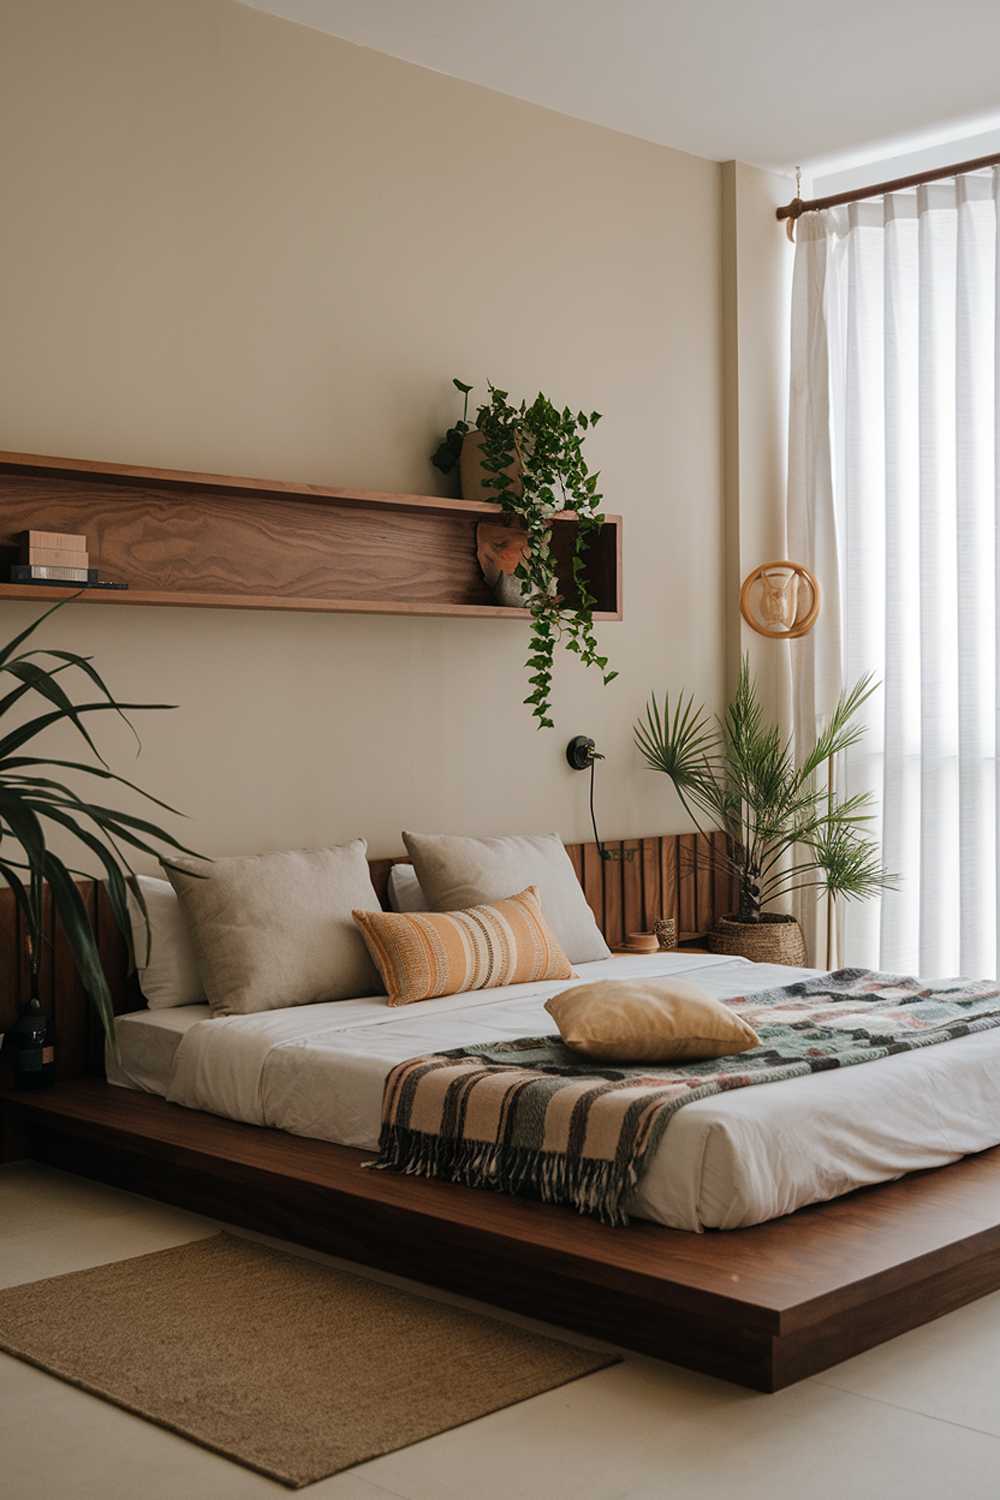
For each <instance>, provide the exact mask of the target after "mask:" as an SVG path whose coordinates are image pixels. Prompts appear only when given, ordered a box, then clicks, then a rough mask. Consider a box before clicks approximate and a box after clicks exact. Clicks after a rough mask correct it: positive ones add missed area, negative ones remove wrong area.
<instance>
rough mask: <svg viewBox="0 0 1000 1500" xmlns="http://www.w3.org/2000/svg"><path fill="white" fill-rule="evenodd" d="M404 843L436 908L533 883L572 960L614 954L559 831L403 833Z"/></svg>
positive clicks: (476, 902)
mask: <svg viewBox="0 0 1000 1500" xmlns="http://www.w3.org/2000/svg"><path fill="white" fill-rule="evenodd" d="M403 842H404V843H405V844H406V849H407V853H408V854H409V856H410V858H411V859H412V860H413V865H414V868H415V869H416V872H417V879H418V880H419V881H420V884H421V887H422V888H423V892H424V895H425V896H426V897H427V902H428V905H429V906H430V907H431V909H432V910H433V911H463V910H465V909H466V908H467V907H470V906H481V905H483V903H484V902H489V901H501V900H503V899H504V898H505V897H507V896H513V894H514V892H515V891H523V890H524V888H525V886H529V885H533V886H536V887H537V888H538V897H539V900H540V901H541V903H542V913H543V915H544V917H545V920H546V921H547V922H548V924H549V926H550V927H551V928H552V931H553V932H554V933H555V935H556V938H557V940H558V942H559V946H560V947H561V948H562V950H563V952H564V953H565V954H566V957H567V958H568V959H569V961H570V963H571V964H586V963H591V962H592V961H594V960H596V959H601V958H610V957H611V950H610V949H609V948H608V945H607V943H606V942H605V941H604V939H603V937H602V936H601V932H600V928H599V927H598V925H597V923H596V922H595V921H594V914H593V912H592V911H591V909H590V907H589V906H588V905H587V898H586V897H585V896H584V894H583V890H582V887H581V885H580V882H579V880H577V878H576V871H575V870H574V869H573V866H572V865H571V864H570V859H569V855H568V854H567V853H566V850H565V848H564V847H563V841H562V839H561V838H560V837H559V835H558V834H557V833H534V834H506V835H503V836H501V837H499V838H466V837H463V836H460V835H451V834H444V833H404V834H403Z"/></svg>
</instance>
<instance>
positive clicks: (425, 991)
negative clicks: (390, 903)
mask: <svg viewBox="0 0 1000 1500" xmlns="http://www.w3.org/2000/svg"><path fill="white" fill-rule="evenodd" d="M354 920H355V922H357V924H358V926H359V927H360V928H361V931H362V933H363V934H364V939H365V942H366V943H367V944H368V951H369V952H370V953H371V956H372V958H373V959H374V960H375V963H376V964H377V966H378V969H379V972H380V973H381V975H382V979H383V982H384V984H385V989H386V994H387V995H388V997H389V1004H390V1005H411V1004H412V1003H413V1002H414V1001H415V1000H432V999H434V997H435V996H437V995H461V994H464V993H465V991H466V990H487V989H495V988H497V987H498V986H499V985H502V984H525V983H527V982H528V981H530V980H536V979H572V977H573V970H572V968H571V967H570V963H569V960H568V959H567V957H566V955H565V953H564V952H563V951H562V949H561V948H560V946H559V944H558V942H557V941H556V938H555V935H554V934H553V932H552V930H551V928H550V927H549V925H548V923H547V922H546V920H545V918H544V917H543V916H542V908H541V905H540V903H539V900H538V892H537V891H536V889H535V887H534V886H529V887H528V888H527V890H524V891H521V892H520V893H519V894H518V895H516V896H510V897H508V898H507V900H505V901H494V902H492V903H490V904H489V905H484V906H473V907H471V908H470V909H469V910H468V911H450V912H432V911H422V912H394V911H381V912H374V911H356V912H355V913H354Z"/></svg>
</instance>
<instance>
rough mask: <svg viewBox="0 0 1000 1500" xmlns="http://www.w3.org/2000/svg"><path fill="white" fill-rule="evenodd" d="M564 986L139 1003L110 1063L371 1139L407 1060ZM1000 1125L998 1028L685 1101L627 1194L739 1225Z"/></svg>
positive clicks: (130, 1081) (526, 1015)
mask: <svg viewBox="0 0 1000 1500" xmlns="http://www.w3.org/2000/svg"><path fill="white" fill-rule="evenodd" d="M578 972H579V974H580V980H581V982H583V981H586V980H590V979H595V978H600V977H615V978H623V977H627V976H629V975H632V974H642V975H654V974H680V973H687V974H689V975H690V976H691V977H693V978H696V979H697V981H698V983H699V984H701V985H703V986H704V987H705V989H707V990H708V991H709V992H710V993H711V994H713V995H716V996H718V997H720V998H723V997H726V996H734V995H743V994H749V993H751V992H752V991H754V990H759V989H766V988H769V987H771V986H773V985H778V984H787V983H789V982H791V981H792V980H794V979H795V978H798V977H801V976H803V975H805V974H806V973H809V972H812V971H809V970H795V969H789V968H785V967H774V966H770V965H762V964H751V963H748V962H747V961H746V960H742V959H728V958H719V957H709V956H701V955H695V954H676V955H675V954H655V955H650V956H648V957H647V956H641V957H639V956H637V957H619V958H613V959H608V960H603V961H602V962H600V963H593V964H581V965H579V966H578ZM566 987H567V985H566V981H565V980H562V981H554V982H549V983H546V984H534V985H511V986H509V987H507V988H505V989H499V990H484V991H478V992H476V993H473V994H465V995H455V996H451V997H449V998H447V999H443V1000H429V1001H424V1002H422V1003H421V1004H419V1005H413V1006H407V1007H404V1008H397V1009H391V1008H389V1007H388V1006H387V1005H386V1004H385V1002H384V1000H380V999H364V1000H348V1001H338V1002H335V1003H331V1004H326V1005H307V1006H299V1007H296V1008H294V1009H291V1010H281V1011H268V1012H264V1013H263V1014H259V1015H252V1016H227V1017H222V1018H219V1019H215V1020H211V1019H208V1018H207V1010H206V1008H205V1007H204V1006H186V1007H184V1008H183V1009H178V1010H164V1011H151V1012H137V1013H136V1014H135V1015H131V1016H125V1017H122V1018H120V1019H119V1022H118V1033H119V1037H120V1039H121V1048H122V1062H121V1065H120V1066H119V1067H117V1068H116V1067H111V1068H110V1069H109V1076H110V1077H111V1080H112V1082H116V1083H121V1084H125V1085H127V1086H130V1087H138V1088H144V1089H147V1090H149V1091H151V1092H156V1093H161V1094H163V1095H165V1097H167V1098H168V1099H170V1100H172V1101H174V1102H175V1103H178V1104H184V1105H187V1106H189V1107H191V1108H195V1109H205V1110H210V1111H212V1112H213V1113H215V1114H220V1115H225V1116H227V1117H229V1118H231V1119H236V1120H246V1121H249V1122H251V1123H253V1124H257V1125H271V1126H275V1127H277V1128H280V1129H282V1130H287V1131H290V1132H292V1133H293V1134H296V1135H304V1136H314V1137H317V1138H319V1139H321V1140H328V1141H335V1142H338V1143H340V1144H342V1145H347V1146H357V1147H361V1148H363V1149H366V1150H374V1149H375V1147H376V1145H377V1142H378V1135H379V1124H380V1116H381V1103H382V1088H383V1084H384V1081H385V1078H386V1075H387V1074H388V1072H389V1071H390V1069H391V1068H392V1067H393V1066H394V1065H395V1064H396V1063H398V1062H402V1061H403V1060H404V1059H406V1058H409V1057H416V1056H419V1055H421V1054H422V1053H425V1052H433V1051H437V1050H440V1049H442V1048H447V1047H458V1046H465V1045H468V1044H470V1043H473V1042H480V1041H494V1040H498V1039H501V1038H504V1037H509V1038H513V1037H519V1036H530V1035H539V1034H542V1033H547V1032H551V1031H552V1030H553V1029H554V1028H553V1024H552V1020H551V1017H550V1016H549V1015H548V1013H547V1012H546V1011H545V1010H544V1009H543V1005H544V1001H545V1000H546V998H547V997H548V996H549V995H552V994H555V993H557V992H558V991H559V990H561V989H564V988H566ZM157 1034H158V1035H157ZM998 1143H1000V1029H998V1030H996V1031H988V1032H982V1033H980V1034H978V1035H976V1036H973V1037H966V1038H962V1039H961V1040H958V1041H952V1042H946V1043H943V1044H942V1045H941V1046H938V1047H927V1048H924V1049H922V1050H920V1051H918V1052H912V1053H904V1054H901V1055H900V1056H898V1057H892V1058H886V1059H883V1060H881V1061H879V1062H874V1063H868V1064H865V1065H864V1066H862V1067H856V1068H849V1069H845V1070H844V1071H842V1072H841V1071H832V1072H829V1073H821V1074H817V1075H814V1076H812V1077H809V1078H799V1079H791V1080H787V1081H785V1082H781V1083H770V1084H761V1085H759V1086H757V1087H754V1088H747V1089H738V1090H735V1091H734V1092H732V1093H730V1094H725V1095H721V1096H718V1097H716V1098H712V1099H703V1100H699V1101H698V1102H696V1103H694V1104H689V1105H687V1106H685V1108H684V1109H682V1110H679V1111H678V1113H677V1114H676V1115H675V1116H674V1118H673V1119H672V1120H671V1122H670V1124H669V1125H668V1127H667V1130H666V1131H665V1133H664V1136H663V1139H662V1141H661V1143H660V1146H659V1149H658V1151H657V1153H656V1155H655V1156H654V1158H653V1160H652V1162H651V1163H650V1165H649V1167H648V1169H647V1171H646V1173H645V1175H644V1177H643V1180H642V1182H641V1183H640V1184H639V1185H638V1188H637V1190H636V1192H635V1194H634V1196H633V1198H632V1200H631V1202H630V1204H629V1211H630V1212H631V1213H633V1214H635V1215H638V1216H640V1217H642V1218H647V1219H652V1220H653V1221H655V1222H656V1223H660V1224H665V1225H667V1226H669V1227H671V1228H676V1229H692V1230H700V1229H703V1228H719V1229H735V1228H738V1227H741V1226H743V1225H748V1224H756V1223H760V1222H762V1221H764V1220H766V1219H771V1218H775V1217H777V1216H778V1215H780V1214H785V1213H790V1212H792V1211H793V1210H794V1209H796V1208H800V1207H801V1206H802V1205H803V1204H806V1203H814V1202H819V1201H823V1200H826V1199H828V1198H834V1197H837V1196H838V1195H839V1194H841V1193H846V1192H849V1191H850V1190H851V1189H852V1188H856V1187H861V1186H864V1185H866V1184H870V1183H875V1182H884V1181H886V1180H888V1179H890V1178H893V1177H899V1176H901V1175H902V1174H903V1173H905V1172H912V1171H916V1170H918V1169H919V1168H923V1167H935V1166H943V1165H945V1164H946V1163H948V1162H951V1161H955V1160H957V1159H958V1157H960V1156H963V1155H966V1154H968V1153H969V1152H972V1151H980V1150H984V1149H985V1148H986V1147H988V1146H993V1145H997V1144H998Z"/></svg>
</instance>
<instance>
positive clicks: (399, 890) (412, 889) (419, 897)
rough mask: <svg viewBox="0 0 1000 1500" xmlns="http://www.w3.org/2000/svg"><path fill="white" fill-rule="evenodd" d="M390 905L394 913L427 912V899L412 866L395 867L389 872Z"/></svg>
mask: <svg viewBox="0 0 1000 1500" xmlns="http://www.w3.org/2000/svg"><path fill="white" fill-rule="evenodd" d="M388 890H389V905H390V907H391V908H392V910H393V911H426V910H427V897H426V896H425V895H424V893H423V891H422V890H421V889H420V881H419V880H418V879H417V872H416V870H415V869H414V868H413V866H412V865H393V867H392V869H391V870H390V871H389V886H388Z"/></svg>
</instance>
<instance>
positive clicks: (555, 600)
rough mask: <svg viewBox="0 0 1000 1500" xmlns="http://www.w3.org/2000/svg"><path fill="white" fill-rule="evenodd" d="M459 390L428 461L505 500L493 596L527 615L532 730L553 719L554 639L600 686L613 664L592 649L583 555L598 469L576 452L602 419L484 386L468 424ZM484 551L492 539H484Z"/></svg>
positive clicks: (594, 510) (477, 496) (474, 496)
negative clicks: (591, 670) (562, 547)
mask: <svg viewBox="0 0 1000 1500" xmlns="http://www.w3.org/2000/svg"><path fill="white" fill-rule="evenodd" d="M453 384H454V385H455V386H456V388H457V389H458V390H459V391H461V392H462V394H463V396H464V401H465V405H464V410H463V413H462V417H461V419H460V420H459V421H458V422H456V424H455V426H454V427H451V428H449V429H448V432H447V434H446V435H445V438H444V441H443V442H442V443H441V444H440V446H439V447H438V448H437V449H436V451H435V452H434V454H433V456H432V459H431V462H432V463H434V464H435V465H436V466H437V467H438V468H439V469H441V471H442V472H443V473H448V472H450V471H451V469H453V468H454V467H455V466H456V464H458V465H459V466H460V470H461V477H462V492H463V495H464V496H465V498H466V499H467V500H470V499H471V500H482V499H485V500H495V501H496V502H497V503H498V504H499V505H501V506H502V507H503V511H504V519H505V522H506V524H507V526H508V528H510V532H511V540H510V542H509V544H508V546H507V547H506V548H504V549H502V550H503V551H504V552H505V553H506V555H507V556H508V558H509V559H510V572H511V574H512V578H513V586H511V578H510V577H509V576H506V574H505V569H504V568H503V567H501V568H500V570H499V571H500V573H501V578H500V579H499V580H498V582H499V585H500V586H499V588H498V590H497V598H498V599H499V600H500V602H503V603H510V604H514V605H519V606H521V607H522V608H527V609H528V611H529V612H530V614H531V642H530V648H529V651H528V659H527V662H526V665H527V666H528V668H529V669H530V675H529V677H528V684H529V687H530V688H531V692H530V693H529V694H528V696H527V697H526V698H525V700H524V701H525V703H526V704H528V706H529V707H530V709H531V712H532V714H533V715H534V717H535V719H536V720H537V723H538V727H539V729H551V728H552V727H553V724H552V719H551V717H550V710H551V691H552V671H553V665H554V661H555V652H556V647H557V646H558V645H559V644H560V643H561V644H562V645H563V646H564V648H565V650H567V651H569V652H571V653H573V654H574V655H575V656H578V657H579V659H580V660H581V661H582V662H583V664H584V666H588V667H595V668H596V669H597V671H598V672H599V673H600V674H601V679H602V681H603V683H604V685H605V686H607V684H608V683H609V682H613V681H614V679H615V678H616V677H617V676H618V673H617V672H614V671H609V670H608V659H607V657H606V656H602V655H600V653H599V650H598V646H597V637H596V635H595V633H594V606H595V605H596V603H597V600H596V598H595V596H594V595H593V594H592V593H591V591H590V588H589V587H588V583H587V570H586V557H587V552H588V549H589V547H590V542H591V538H592V537H593V536H594V535H595V534H596V533H597V532H598V531H599V530H600V527H601V526H602V524H603V522H604V516H603V514H602V512H601V500H602V499H603V496H602V495H601V493H600V492H599V490H598V481H599V478H600V476H599V475H598V474H597V473H594V472H593V471H592V470H591V469H590V468H589V466H588V464H587V461H586V458H585V457H584V453H583V442H584V438H585V437H586V435H587V433H588V432H590V431H592V429H593V428H594V427H595V426H596V425H597V423H598V422H599V421H600V420H601V414H600V412H598V411H592V412H589V413H588V412H584V411H577V412H573V411H571V410H570V408H569V407H568V406H564V407H562V408H559V407H557V406H555V405H554V404H553V402H551V401H550V400H549V398H548V397H547V396H545V395H543V394H542V393H541V392H539V394H538V395H537V396H536V397H535V399H534V401H532V402H531V403H530V404H529V403H527V402H526V401H521V402H519V403H518V404H517V405H515V404H514V403H512V402H511V400H510V399H509V395H508V393H507V391H502V390H500V389H499V388H498V387H497V386H494V385H488V386H487V390H488V393H489V400H488V401H486V402H484V403H483V404H482V405H481V406H480V407H479V410H478V411H477V413H476V421H475V427H472V426H471V425H470V423H469V420H468V416H469V393H470V392H471V390H472V387H471V386H470V385H467V384H465V382H464V381H461V380H457V379H456V380H455V381H453ZM559 511H572V512H573V513H574V514H575V516H576V528H575V537H574V543H573V553H572V556H571V558H570V570H569V571H570V576H569V580H568V582H569V588H568V589H567V591H566V595H565V596H564V595H563V594H562V593H561V591H560V584H559V578H558V574H557V566H556V557H555V553H554V551H553V547H552V518H553V516H555V515H556V514H557V512H559ZM491 543H492V550H493V551H494V553H495V552H496V550H497V539H496V538H495V537H492V538H491Z"/></svg>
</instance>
